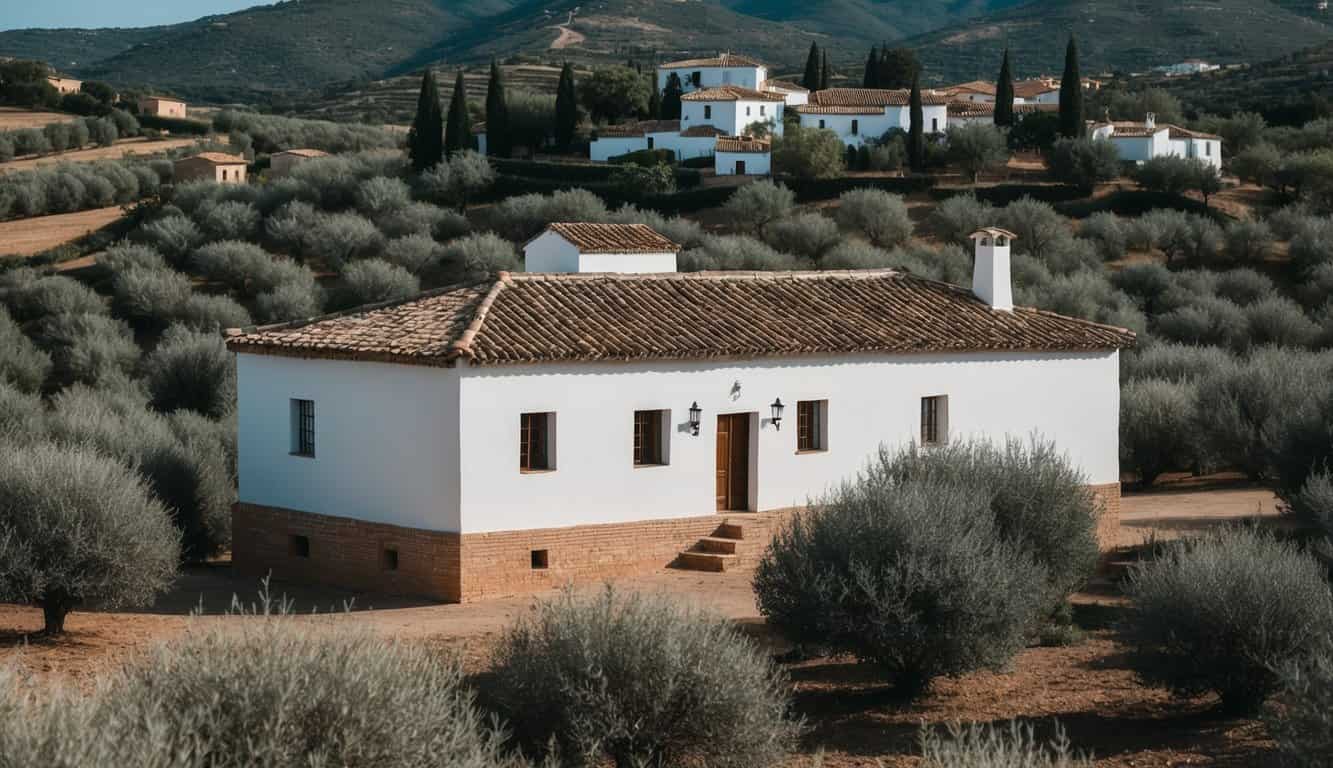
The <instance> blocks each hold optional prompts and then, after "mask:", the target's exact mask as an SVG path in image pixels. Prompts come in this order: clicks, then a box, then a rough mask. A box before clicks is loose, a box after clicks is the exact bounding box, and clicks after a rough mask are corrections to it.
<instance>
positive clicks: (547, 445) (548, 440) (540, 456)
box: [518, 412, 555, 472]
mask: <svg viewBox="0 0 1333 768" xmlns="http://www.w3.org/2000/svg"><path fill="white" fill-rule="evenodd" d="M554 445H555V414H554V413H549V412H547V413H525V414H522V415H521V416H520V417H519V427H518V468H519V470H520V471H523V472H545V471H547V470H552V469H555V456H554V454H555V451H554V450H553V449H554Z"/></svg>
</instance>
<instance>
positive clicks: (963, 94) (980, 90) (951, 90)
mask: <svg viewBox="0 0 1333 768" xmlns="http://www.w3.org/2000/svg"><path fill="white" fill-rule="evenodd" d="M938 90H939V91H940V93H943V94H944V95H946V96H948V97H949V98H950V99H951V100H953V101H968V102H993V101H995V83H988V82H985V81H983V80H973V81H971V82H967V83H958V84H956V85H950V86H946V87H944V88H940V89H938Z"/></svg>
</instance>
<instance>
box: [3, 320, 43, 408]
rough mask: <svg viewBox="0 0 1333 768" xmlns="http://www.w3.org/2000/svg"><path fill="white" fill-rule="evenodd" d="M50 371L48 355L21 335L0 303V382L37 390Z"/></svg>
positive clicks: (14, 386) (22, 388)
mask: <svg viewBox="0 0 1333 768" xmlns="http://www.w3.org/2000/svg"><path fill="white" fill-rule="evenodd" d="M50 373H51V356H50V355H48V354H47V353H45V352H43V351H42V350H40V349H38V348H37V345H35V344H33V343H32V341H31V340H30V339H29V338H28V337H27V336H24V335H23V331H22V330H20V329H19V326H18V324H17V323H15V322H14V320H13V318H11V317H10V316H9V312H7V311H5V309H4V308H3V307H0V386H5V385H8V386H10V387H13V388H14V389H17V390H19V391H20V392H38V391H39V390H41V388H42V383H43V382H44V381H46V377H47V376H48V375H49V374H50ZM3 421H4V419H3V417H0V422H3Z"/></svg>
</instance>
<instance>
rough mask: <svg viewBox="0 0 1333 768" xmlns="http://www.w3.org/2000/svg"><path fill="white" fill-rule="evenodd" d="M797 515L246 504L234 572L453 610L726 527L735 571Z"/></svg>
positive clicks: (669, 555) (619, 572)
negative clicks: (478, 519) (408, 510)
mask: <svg viewBox="0 0 1333 768" xmlns="http://www.w3.org/2000/svg"><path fill="white" fill-rule="evenodd" d="M1091 490H1092V491H1093V493H1094V494H1095V495H1096V496H1097V499H1098V500H1099V502H1100V503H1101V504H1102V506H1103V513H1102V516H1101V519H1100V521H1099V523H1098V529H1097V539H1098V541H1099V542H1100V543H1101V546H1102V549H1103V550H1107V549H1110V548H1112V547H1114V546H1115V541H1116V534H1117V532H1118V530H1119V527H1120V486H1119V484H1115V483H1112V484H1107V485H1098V486H1092V487H1091ZM794 512H795V510H793V509H783V510H774V511H768V512H749V513H747V512H738V513H727V514H718V515H703V516H700V517H686V518H679V519H670V520H642V521H636V522H632V523H609V524H603V525H581V526H573V527H569V528H544V529H537V530H525V531H501V532H497V533H469V534H458V533H448V532H443V531H425V530H420V529H416V528H403V527H400V526H396V525H385V524H383V523H371V522H366V521H363V520H353V519H350V518H343V517H330V516H327V515H319V514H313V513H310V512H298V511H295V510H290V509H280V508H276V507H266V506H261V505H257V504H246V503H238V504H236V505H235V506H234V507H233V508H232V565H233V567H234V568H235V569H236V571H237V573H239V574H241V575H244V576H249V577H253V578H262V577H263V576H265V575H266V574H270V573H271V574H272V575H273V576H274V577H275V578H278V579H286V580H292V581H302V582H311V583H321V584H328V585H330V586H336V587H342V588H345V589H352V590H363V591H370V592H379V593H383V594H394V595H413V596H419V597H426V598H430V599H434V600H441V601H444V602H451V603H456V602H468V601H472V600H480V599H484V598H493V597H507V596H512V595H519V594H525V593H530V592H537V591H541V590H547V589H551V588H554V587H559V586H562V585H564V584H567V583H571V582H573V583H588V582H595V581H599V580H602V579H610V578H617V577H623V576H631V575H634V574H640V573H646V572H651V571H655V570H659V569H661V568H665V567H667V566H670V565H671V564H672V563H673V562H675V561H676V559H677V557H679V556H680V554H681V552H684V551H686V550H689V549H691V548H693V547H694V546H695V544H697V543H698V542H699V540H700V539H702V538H704V537H708V536H713V535H714V534H715V533H716V532H717V531H718V529H719V527H721V526H722V524H724V523H729V524H733V525H739V526H741V529H742V531H743V533H742V538H741V539H740V541H739V542H737V546H736V559H735V563H734V564H735V565H737V566H741V567H745V566H752V565H754V564H755V563H756V562H758V559H759V557H760V556H761V555H762V554H763V551H764V548H765V547H766V546H767V545H768V542H769V540H770V539H771V538H772V536H773V534H774V533H775V532H776V531H777V530H778V529H779V528H780V527H781V526H782V525H783V523H784V522H785V521H786V520H787V519H788V517H790V515H791V514H793V513H794Z"/></svg>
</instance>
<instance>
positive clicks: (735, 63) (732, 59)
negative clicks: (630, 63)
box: [657, 53, 764, 69]
mask: <svg viewBox="0 0 1333 768" xmlns="http://www.w3.org/2000/svg"><path fill="white" fill-rule="evenodd" d="M762 66H764V65H763V64H761V63H759V62H758V61H755V60H754V59H752V58H750V57H748V56H738V55H736V54H734V53H721V54H718V55H717V56H714V57H712V58H709V59H681V60H680V61H668V62H667V63H665V64H658V65H657V68H658V69H682V68H684V67H699V68H701V69H708V68H711V67H762Z"/></svg>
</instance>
